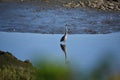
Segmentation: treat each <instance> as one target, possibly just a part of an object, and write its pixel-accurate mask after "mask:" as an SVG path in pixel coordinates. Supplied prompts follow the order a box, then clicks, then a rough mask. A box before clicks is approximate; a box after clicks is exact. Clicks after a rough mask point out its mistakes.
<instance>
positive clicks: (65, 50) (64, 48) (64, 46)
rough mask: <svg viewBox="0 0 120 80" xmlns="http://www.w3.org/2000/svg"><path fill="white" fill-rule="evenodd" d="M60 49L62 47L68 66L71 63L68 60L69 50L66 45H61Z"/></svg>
mask: <svg viewBox="0 0 120 80" xmlns="http://www.w3.org/2000/svg"><path fill="white" fill-rule="evenodd" d="M60 47H61V49H62V51H63V52H64V54H65V63H66V64H67V63H68V62H69V61H68V60H67V48H66V44H60Z"/></svg>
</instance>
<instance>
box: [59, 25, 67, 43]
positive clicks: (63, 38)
mask: <svg viewBox="0 0 120 80" xmlns="http://www.w3.org/2000/svg"><path fill="white" fill-rule="evenodd" d="M66 40H67V25H66V26H65V33H64V35H63V37H62V38H61V40H60V42H66Z"/></svg>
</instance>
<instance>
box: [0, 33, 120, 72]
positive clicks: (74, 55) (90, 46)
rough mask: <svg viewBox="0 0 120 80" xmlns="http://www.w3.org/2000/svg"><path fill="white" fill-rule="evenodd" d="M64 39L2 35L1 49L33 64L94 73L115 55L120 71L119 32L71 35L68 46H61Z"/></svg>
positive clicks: (59, 36)
mask: <svg viewBox="0 0 120 80" xmlns="http://www.w3.org/2000/svg"><path fill="white" fill-rule="evenodd" d="M61 37H62V35H60V34H55V35H53V34H33V33H8V32H0V50H3V51H8V52H11V53H13V55H14V56H16V57H17V58H18V59H20V60H26V59H29V60H30V61H31V62H32V63H33V64H34V61H35V60H42V59H44V60H48V61H52V62H55V63H57V64H59V63H60V64H61V63H62V64H66V63H67V64H69V65H71V66H73V67H75V68H76V69H79V68H82V69H83V70H91V69H92V68H93V67H94V66H95V65H96V64H97V63H98V62H99V61H100V60H101V59H104V58H105V57H106V56H112V58H114V65H113V67H114V69H117V70H118V69H119V67H120V62H119V60H120V32H118V33H111V34H94V35H90V34H81V35H80V34H74V35H68V39H67V42H66V44H65V45H61V43H60V38H61ZM61 47H62V48H61ZM112 58H111V60H112ZM34 65H35V64H34Z"/></svg>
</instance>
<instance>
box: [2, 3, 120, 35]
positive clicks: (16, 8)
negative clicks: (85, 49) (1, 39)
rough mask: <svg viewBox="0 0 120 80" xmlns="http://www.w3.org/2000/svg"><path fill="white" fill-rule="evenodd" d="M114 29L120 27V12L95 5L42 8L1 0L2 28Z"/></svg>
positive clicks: (36, 30)
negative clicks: (89, 6) (105, 9)
mask: <svg viewBox="0 0 120 80" xmlns="http://www.w3.org/2000/svg"><path fill="white" fill-rule="evenodd" d="M65 24H68V25H69V33H71V34H74V33H75V34H79V33H92V34H96V33H111V32H118V31H120V12H107V11H98V10H92V9H80V8H74V9H65V8H63V7H60V8H53V9H43V8H42V7H41V6H38V5H35V4H31V3H0V31H6V32H30V33H31V32H33V33H50V34H56V33H63V32H64V26H65Z"/></svg>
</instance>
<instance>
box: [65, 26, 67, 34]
mask: <svg viewBox="0 0 120 80" xmlns="http://www.w3.org/2000/svg"><path fill="white" fill-rule="evenodd" d="M65 35H67V26H65Z"/></svg>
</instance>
